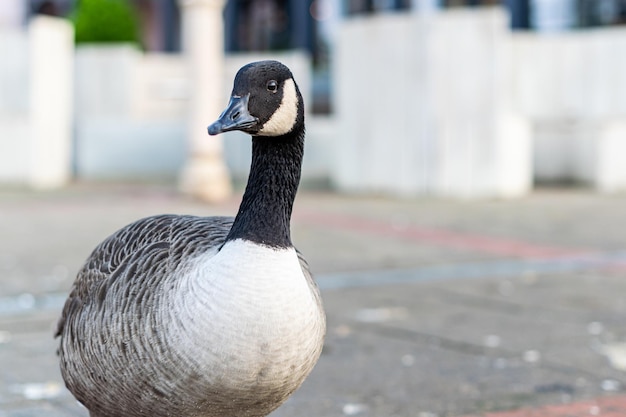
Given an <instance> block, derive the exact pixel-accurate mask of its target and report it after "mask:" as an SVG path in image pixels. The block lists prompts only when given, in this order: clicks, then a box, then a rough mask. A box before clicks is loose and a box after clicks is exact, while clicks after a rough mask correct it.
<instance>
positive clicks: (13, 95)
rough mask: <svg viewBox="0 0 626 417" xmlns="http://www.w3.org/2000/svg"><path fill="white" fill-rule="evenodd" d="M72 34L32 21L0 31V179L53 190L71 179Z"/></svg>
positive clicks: (53, 23) (62, 25)
mask: <svg viewBox="0 0 626 417" xmlns="http://www.w3.org/2000/svg"><path fill="white" fill-rule="evenodd" d="M73 48H74V42H73V34H72V29H71V26H70V25H69V24H67V23H66V22H65V21H63V20H60V19H53V18H48V17H38V18H36V19H33V20H32V21H31V22H30V24H29V26H28V29H27V31H25V32H24V31H15V30H9V29H7V28H1V27H0V56H2V57H4V59H3V60H2V64H1V65H0V181H1V182H8V183H12V184H21V185H28V186H32V187H35V188H48V187H56V186H59V185H62V184H64V183H65V182H66V181H67V180H68V179H69V177H70V175H71V170H70V166H71V161H70V154H71V152H70V148H71V129H72V126H71V120H72V119H71V112H72V98H71V95H72V73H73V71H72V59H73Z"/></svg>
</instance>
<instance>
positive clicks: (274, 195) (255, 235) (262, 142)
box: [226, 129, 304, 248]
mask: <svg viewBox="0 0 626 417" xmlns="http://www.w3.org/2000/svg"><path fill="white" fill-rule="evenodd" d="M303 152H304V130H303V129H302V130H300V131H298V132H293V133H291V134H288V135H285V136H280V137H253V138H252V165H251V168H250V176H249V177H248V185H247V186H246V191H245V193H244V195H243V200H242V201H241V205H240V206H239V212H238V213H237V217H235V221H234V223H233V226H232V228H231V229H230V233H229V234H228V236H227V238H226V241H229V240H234V239H245V240H249V241H252V242H255V243H258V244H262V245H266V246H270V247H275V248H281V247H282V248H286V247H290V246H292V245H291V233H290V229H289V223H290V221H291V210H292V208H293V202H294V199H295V198H296V191H297V190H298V184H299V183H300V170H301V166H302V156H303Z"/></svg>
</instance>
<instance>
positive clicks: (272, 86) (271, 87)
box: [267, 80, 278, 93]
mask: <svg viewBox="0 0 626 417" xmlns="http://www.w3.org/2000/svg"><path fill="white" fill-rule="evenodd" d="M267 91H270V92H272V93H275V92H276V91H278V83H277V82H276V81H275V80H270V81H268V82H267Z"/></svg>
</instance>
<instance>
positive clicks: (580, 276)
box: [0, 184, 626, 417]
mask: <svg viewBox="0 0 626 417" xmlns="http://www.w3.org/2000/svg"><path fill="white" fill-rule="evenodd" d="M237 204H238V198H237V197H234V198H233V199H232V200H231V201H229V202H227V203H225V204H222V205H219V206H206V205H204V204H201V203H199V202H197V201H193V200H189V199H186V198H184V197H181V196H179V195H178V194H177V193H176V192H175V191H174V190H173V189H171V188H170V187H168V186H159V185H133V186H128V185H126V186H120V185H97V186H94V185H81V184H78V185H75V186H72V187H69V188H68V189H65V190H61V191H56V192H50V193H32V192H26V191H21V190H0V417H8V416H10V417H17V416H24V417H31V416H53V417H56V416H76V417H78V416H83V417H84V416H86V415H87V413H86V410H84V409H83V408H82V407H81V406H80V405H78V404H77V403H76V401H74V400H73V398H72V396H71V394H69V393H68V392H67V391H66V390H65V388H64V387H63V385H62V381H61V378H60V375H59V371H58V365H57V359H56V357H55V353H54V352H55V350H56V341H54V340H53V339H52V337H51V335H52V329H53V327H54V323H55V321H56V319H57V317H58V314H59V311H60V308H61V305H62V303H63V301H64V297H65V295H66V293H67V290H68V288H69V286H70V285H71V282H72V280H73V277H74V274H75V273H76V270H77V269H78V268H79V267H80V265H81V263H82V261H83V260H84V258H85V257H86V256H87V255H88V253H89V252H90V250H91V249H92V248H93V247H94V246H95V245H96V244H97V243H98V242H99V241H100V240H102V239H103V238H104V237H105V236H107V235H108V234H110V233H111V232H113V231H114V230H116V229H117V228H119V227H121V226H123V225H125V224H127V223H128V222H130V221H132V220H135V219H137V218H139V217H143V216H147V215H151V214H157V213H187V214H199V215H214V214H226V215H228V214H232V213H234V212H235V210H236V208H237ZM624 213H626V196H611V197H608V196H600V195H594V194H590V193H586V192H580V191H578V192H577V191H561V190H548V191H542V192H538V193H535V194H533V195H532V196H529V197H527V198H523V199H520V200H513V201H500V200H489V201H450V200H430V199H421V200H397V199H390V198H380V197H367V198H366V197H354V196H340V195H334V194H330V193H315V192H306V191H305V192H303V193H301V195H300V196H299V197H298V199H297V202H296V207H295V210H294V225H293V235H294V236H293V238H294V242H296V244H297V246H298V247H299V248H300V249H301V250H302V252H304V253H305V254H306V256H307V258H308V259H309V261H310V263H311V266H312V268H313V269H314V271H316V272H317V277H318V281H319V283H320V286H321V287H322V292H323V298H324V302H325V306H326V310H327V315H328V326H329V327H328V336H327V341H326V344H325V348H324V352H323V355H322V358H321V360H320V362H319V364H318V366H317V367H316V369H315V370H314V371H313V373H312V375H311V376H310V378H309V379H308V380H307V381H306V382H305V384H304V385H303V387H302V388H301V389H300V390H299V391H298V392H297V393H296V394H295V395H294V396H293V397H292V398H291V399H290V400H289V401H288V402H287V403H286V404H285V405H284V406H283V407H281V408H280V409H278V410H277V411H275V412H274V413H273V414H272V417H288V416H289V417H300V416H301V417H305V416H306V417H310V416H320V417H335V416H364V417H365V416H375V417H392V416H396V417H443V416H450V417H458V416H472V417H475V416H485V417H535V416H536V417H539V416H542V417H544V416H545V417H552V416H563V417H564V416H571V417H578V416H586V415H603V416H608V417H613V416H618V415H620V416H623V415H626V411H625V410H626V405H625V404H626V394H625V392H626V391H625V387H626V373H625V372H626V255H625V253H626V252H625V250H626V228H624V227H622V224H623V223H624V216H625V215H626V214H624ZM585 413H586V414H585Z"/></svg>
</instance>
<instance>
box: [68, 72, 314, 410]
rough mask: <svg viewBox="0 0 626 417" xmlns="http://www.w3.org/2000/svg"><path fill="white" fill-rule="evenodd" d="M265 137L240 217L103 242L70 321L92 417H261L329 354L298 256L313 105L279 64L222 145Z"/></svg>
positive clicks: (170, 223)
mask: <svg viewBox="0 0 626 417" xmlns="http://www.w3.org/2000/svg"><path fill="white" fill-rule="evenodd" d="M229 130H242V131H245V132H247V133H250V134H251V135H252V136H253V157H252V167H251V171H250V176H249V179H248V185H247V187H246V191H245V193H244V197H243V200H242V203H241V206H240V208H239V211H238V213H237V216H236V217H235V218H234V219H233V218H230V217H195V216H177V215H161V216H154V217H149V218H146V219H142V220H139V221H137V222H135V223H132V224H130V225H128V226H126V227H124V228H122V229H121V230H119V231H118V232H116V233H114V234H113V235H112V236H110V237H109V238H107V239H106V240H105V241H103V242H102V243H101V244H100V245H99V246H98V247H96V249H95V250H94V251H93V253H92V254H91V255H90V257H89V258H88V259H87V261H86V263H85V265H84V266H83V268H82V269H81V271H80V272H79V274H78V276H77V278H76V281H75V283H74V286H73V288H72V291H71V293H70V296H69V297H68V300H67V301H66V304H65V307H64V309H63V313H62V316H61V319H60V321H59V325H58V330H57V336H59V337H60V347H59V355H60V362H61V372H62V375H63V378H64V380H65V383H66V386H67V387H68V389H69V390H70V391H71V392H72V393H73V394H74V396H75V397H76V398H77V399H78V400H79V401H80V402H81V403H83V404H84V405H85V406H86V407H87V409H88V410H89V412H90V415H91V416H92V417H122V416H124V417H144V416H145V417H161V416H175V417H185V416H194V417H218V416H219V417H262V416H266V415H267V414H269V413H270V412H271V411H273V410H274V409H276V408H277V407H278V406H280V405H281V404H282V403H283V402H284V401H285V400H286V399H287V398H288V397H289V395H290V394H291V393H293V392H294V391H295V390H296V389H297V388H298V387H299V386H300V384H301V383H302V382H303V381H304V379H305V378H306V376H307V375H308V374H309V373H310V371H311V370H312V369H313V366H314V365H315V363H316V362H317V359H318V358H319V355H320V353H321V349H322V344H323V339H324V334H325V316H324V312H323V309H322V304H321V301H320V296H319V292H318V289H317V286H316V285H315V282H314V281H313V279H312V276H311V274H310V272H309V268H308V265H307V263H306V261H305V260H304V258H303V257H302V256H301V254H300V253H299V252H298V251H297V250H296V249H295V248H294V247H293V245H292V244H291V239H290V233H289V220H290V217H291V209H292V205H293V200H294V198H295V193H296V191H297V186H298V182H299V178H300V164H301V161H302V149H303V143H304V142H303V140H304V113H303V105H302V97H301V96H300V93H299V91H298V89H297V85H296V84H295V82H294V81H293V77H292V75H291V72H290V71H289V70H288V69H287V67H285V66H284V65H282V64H280V63H278V62H276V61H262V62H258V63H253V64H249V65H247V66H245V67H243V68H242V69H241V70H240V71H239V73H238V74H237V77H236V78H235V85H234V88H233V94H232V97H231V102H230V103H229V106H228V108H227V109H226V110H225V111H224V113H223V114H222V115H221V116H220V119H219V120H218V121H216V122H215V123H214V124H212V125H211V126H210V127H209V133H211V134H217V133H221V132H224V131H229Z"/></svg>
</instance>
